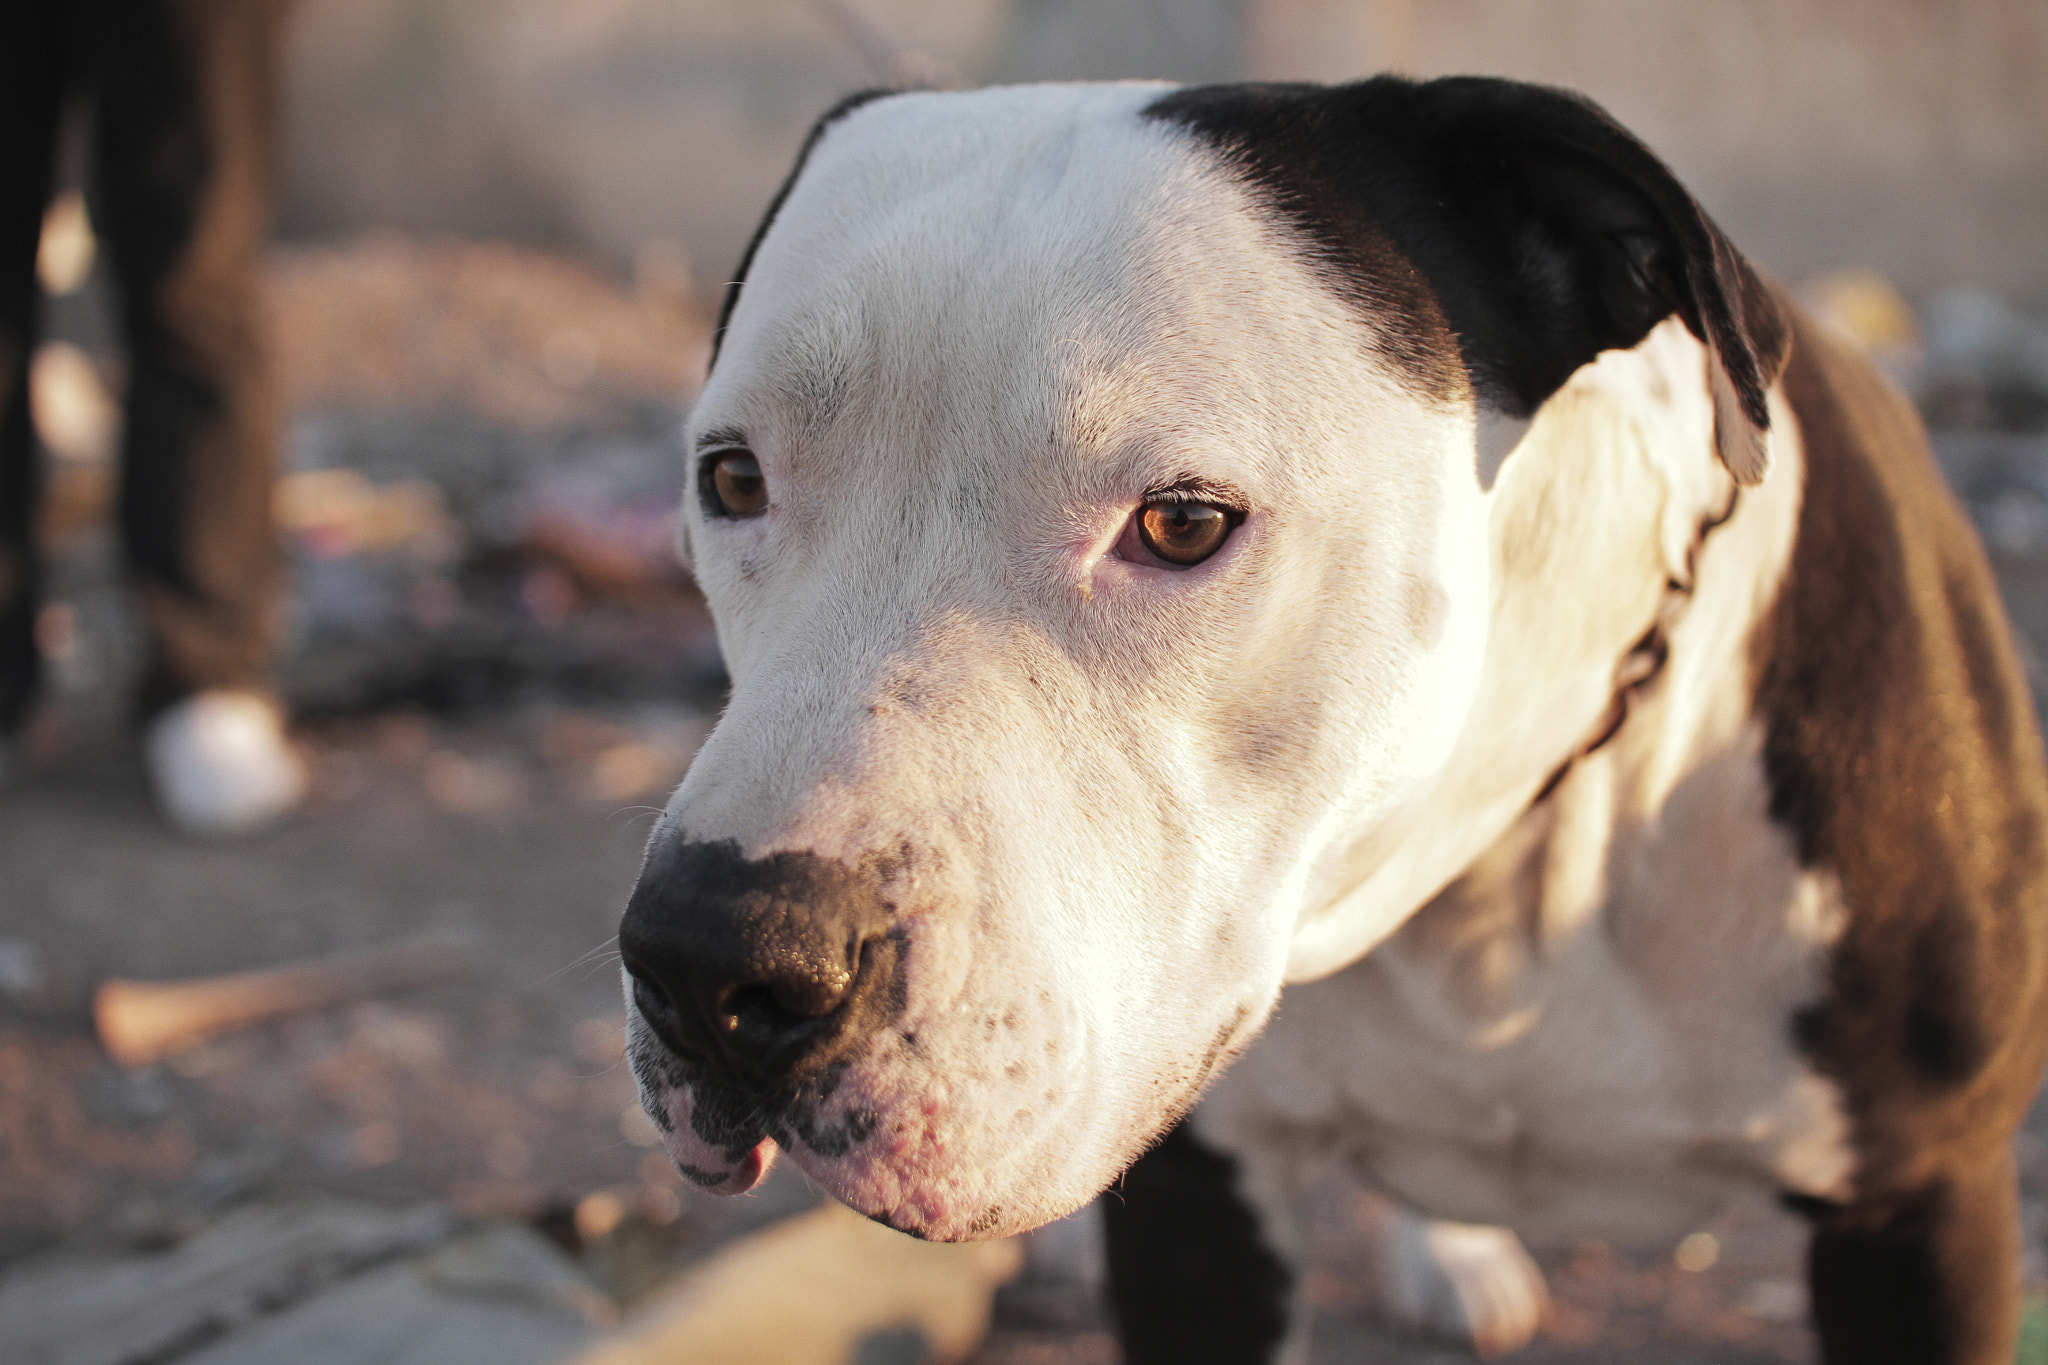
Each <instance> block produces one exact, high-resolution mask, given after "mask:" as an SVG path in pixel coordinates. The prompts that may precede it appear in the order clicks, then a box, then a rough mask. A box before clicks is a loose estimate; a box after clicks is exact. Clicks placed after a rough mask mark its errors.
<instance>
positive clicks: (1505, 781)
mask: <svg viewBox="0 0 2048 1365" xmlns="http://www.w3.org/2000/svg"><path fill="white" fill-rule="evenodd" d="M1706 363H1707V360H1706V352H1705V350H1704V348H1703V347H1701V346H1700V345H1699V343H1698V342H1696V341H1694V340H1693V339H1692V338H1691V336H1690V335H1689V334H1687V333H1686V332H1685V330H1684V328H1683V327H1682V326H1681V325H1679V324H1678V323H1677V322H1676V320H1672V321H1670V322H1667V323H1665V324H1664V325H1662V326H1660V327H1659V328H1657V329H1656V330H1654V331H1653V332H1652V333H1651V334H1650V336H1649V337H1648V338H1646V339H1645V341H1644V342H1643V343H1642V344H1641V345H1639V346H1637V347H1636V348H1634V349H1633V350H1631V351H1620V352H1608V353H1606V354H1605V355H1603V356H1602V357H1601V358H1600V359H1599V360H1598V361H1596V362H1594V363H1593V364H1591V365H1588V366H1586V367H1585V368H1584V369H1583V370H1581V371H1580V372H1579V374H1578V375H1576V376H1574V378H1573V379H1572V381H1571V382H1569V383H1568V384H1567V385H1566V386H1565V387H1564V388H1563V389H1561V390H1560V391H1559V392H1558V394H1557V395H1556V396H1554V397H1553V398H1552V399H1551V400H1550V402H1549V403H1547V404H1546V405H1545V406H1544V408H1543V409H1542V410H1541V411H1539V412H1538V413H1537V415H1536V418H1535V420H1534V421H1533V422H1532V423H1531V424H1530V428H1529V431H1528V433H1527V435H1526V436H1525V437H1524V439H1523V440H1522V442H1521V443H1520V445H1519V446H1518V447H1517V448H1516V449H1515V451H1514V452H1513V453H1512V454H1511V455H1510V456H1509V457H1508V458H1507V459H1506V460H1505V461H1504V462H1503V464H1502V466H1501V469H1500V475H1499V478H1498V480H1497V482H1496V483H1495V485H1494V487H1493V488H1492V490H1491V491H1490V492H1489V494H1488V496H1489V498H1490V499H1491V511H1490V527H1491V529H1490V535H1491V547H1490V548H1491V555H1492V569H1493V574H1494V585H1493V595H1494V607H1493V617H1492V621H1491V625H1490V633H1489V640H1488V647H1487V656H1486V664H1485V674H1484V677H1483V679H1482V685H1481V687H1480V689H1479V692H1478V695H1477V698H1476V700H1475V702H1474V703H1473V706H1472V709H1471V711H1470V713H1469V714H1468V715H1467V717H1466V721H1465V724H1464V726H1463V728H1462V730H1461V732H1460V738H1459V740H1458V742H1457V745H1456V747H1455V748H1454V750H1453V752H1452V755H1451V757H1450V760H1449V762H1447V763H1446V764H1445V765H1444V768H1443V770H1442V772H1441V773H1440V774H1439V775H1438V776H1437V778H1436V779H1435V780H1434V781H1433V782H1432V783H1431V784H1429V786H1428V787H1427V788H1426V789H1425V790H1423V791H1421V792H1419V793H1417V794H1416V795H1415V796H1414V797H1413V798H1412V799H1411V800H1409V801H1407V802H1405V803H1404V804H1403V805H1402V806H1401V808H1400V809H1398V810H1396V811H1395V812H1393V813H1392V815H1391V816H1389V817H1387V818H1385V819H1382V820H1380V821H1377V822H1375V824H1374V825H1373V827H1372V828H1371V829H1370V830H1369V831H1368V832H1367V833H1365V834H1364V835H1363V836H1362V837H1358V838H1354V839H1353V840H1351V841H1350V842H1348V843H1346V844H1344V845H1343V848H1344V852H1343V855H1342V856H1341V858H1340V859H1338V860H1334V861H1333V862H1332V864H1331V865H1330V866H1329V867H1328V868H1327V869H1326V870H1325V871H1326V876H1325V878H1324V880H1323V881H1322V882H1321V883H1320V885H1319V886H1318V887H1316V888H1312V890H1311V895H1310V897H1309V904H1310V906H1311V907H1312V908H1311V909H1310V910H1309V911H1308V913H1306V914H1305V915H1304V916H1302V918H1301V919H1300V920H1299V922H1298V923H1297V927H1296V932H1295V938H1294V942H1293V945H1292V953H1291V956H1290V960H1289V966H1288V979H1289V980H1292V981H1303V980H1312V979H1315V978H1316V977H1319V976H1324V975H1327V974H1329V973H1330V972H1333V971H1336V970H1339V969H1341V968H1342V967H1344V966H1346V965H1348V964H1349V963H1351V962H1353V961H1356V960H1357V959H1358V958H1359V957H1361V956H1363V955H1364V954H1365V953H1366V952H1367V951H1369V950H1370V949H1371V948H1372V947H1373V946H1374V945H1375V944H1377V943H1379V942H1380V941H1382V940H1383V939H1384V938H1385V937H1386V936H1387V935H1389V934H1391V933H1392V932H1394V930H1396V929H1397V928H1398V927H1399V926H1400V925H1401V923H1402V922H1403V921H1405V920H1406V918H1407V917H1408V916H1409V915H1411V914H1412V913H1413V912H1414V911H1415V910H1416V909H1418V908H1419V907H1420V906H1422V905H1423V904H1425V903H1426V902H1427V901H1429V900H1430V899H1431V898H1432V897H1433V896H1435V895H1436V894H1437V893H1438V892H1439V891H1441V890H1442V889H1443V887H1444V886H1446V885H1447V884H1449V883H1450V882H1451V881H1452V880H1453V879H1455V878H1456V877H1458V876H1459V875H1461V874H1462V873H1463V872H1464V871H1465V870H1466V869H1467V868H1469V867H1470V866H1472V865H1473V863H1474V862H1475V861H1477V860H1478V859H1479V858H1480V857H1481V856H1482V855H1483V854H1485V852H1486V851H1487V850H1488V849H1489V848H1490V847H1492V846H1493V845H1494V844H1495V843H1496V842H1498V841H1500V840H1501V839H1502V838H1503V837H1505V836H1507V835H1508V834H1509V832H1510V831H1511V830H1512V829H1513V828H1514V827H1516V826H1517V824H1518V822H1520V821H1521V819H1522V817H1523V816H1524V815H1525V813H1527V812H1530V811H1531V810H1532V809H1535V808H1538V807H1540V806H1542V805H1543V804H1545V803H1546V802H1548V801H1550V800H1552V799H1554V798H1555V796H1556V794H1557V792H1558V789H1559V788H1560V786H1561V785H1564V784H1565V783H1566V780H1567V775H1568V774H1570V773H1571V772H1573V770H1574V769H1575V768H1576V767H1578V766H1580V765H1581V764H1582V762H1583V761H1584V760H1585V759H1586V758H1587V756H1588V755H1595V754H1597V756H1598V758H1599V760H1600V765H1601V767H1602V769H1603V772H1605V773H1606V774H1607V775H1608V776H1609V778H1610V779H1611V781H1612V782H1613V784H1614V791H1615V793H1616V797H1617V800H1621V801H1625V802H1626V804H1627V806H1628V807H1629V809H1631V810H1634V811H1636V812H1638V813H1639V814H1641V815H1642V816H1643V817H1644V818H1654V812H1655V811H1656V810H1657V809H1658V808H1659V807H1660V806H1661V804H1662V801H1663V800H1664V798H1665V797H1666V796H1668V795H1669V793H1670V792H1671V790H1672V789H1673V787H1675V786H1676V784H1677V783H1678V782H1679V781H1680V780H1681V779H1682V778H1683V777H1684V776H1685V774H1686V773H1688V772H1690V771H1691V770H1692V769H1693V768H1695V767H1697V766H1698V765H1699V764H1700V763H1702V762H1705V761H1707V760H1708V759H1709V758H1711V757H1712V756H1714V755H1715V754H1717V753H1720V752H1722V751H1724V750H1725V749H1727V748H1728V747H1729V746H1731V745H1736V744H1740V743H1742V742H1743V739H1742V736H1743V734H1744V732H1745V728H1746V727H1747V726H1748V718H1749V710H1750V696H1751V693H1752V691H1753V685H1752V679H1751V677H1750V662H1749V655H1748V650H1747V642H1748V639H1749V636H1750V633H1751V631H1752V628H1753V627H1754V624H1755V622H1756V621H1757V620H1758V618H1759V617H1760V616H1761V614H1762V613H1763V612H1764V611H1765V610H1766V609H1767V608H1768V607H1769V605H1770V602H1771V601H1772V599H1773V596H1774V595H1775V592H1776V588H1777V585H1778V582H1779V580H1780V578H1781V577H1782V575H1783V572H1784V567H1785V564H1786V563H1787V562H1788V560H1789V558H1790V553H1791V544H1792V538H1793V533H1794V529H1795V526H1796V522H1797V514H1798V503H1799V484H1800V480H1801V463H1800V459H1799V453H1798V440H1797V435H1796V428H1795V424H1794V422H1793V419H1792V416H1791V413H1790V411H1789V409H1786V408H1785V406H1784V404H1783V402H1782V400H1781V399H1778V398H1776V397H1774V398H1773V416H1774V426H1773V431H1772V449H1773V457H1774V462H1773V467H1772V469H1771V472H1770V473H1769V475H1768V476H1767V477H1766V478H1765V479H1764V480H1763V482H1762V483H1760V484H1759V485H1757V486H1756V487H1753V488H1749V489H1745V490H1742V492H1741V496H1740V497H1737V496H1736V494H1737V489H1736V485H1735V484H1734V482H1733V480H1732V479H1731V478H1730V477H1729V476H1728V474H1727V471H1726V470H1725V469H1723V468H1722V466H1721V465H1720V463H1719V462H1718V460H1716V458H1715V457H1714V454H1713V410H1712V399H1711V395H1710V393H1709V391H1708V387H1707V384H1706V382H1705V380H1706V370H1705V366H1706Z"/></svg>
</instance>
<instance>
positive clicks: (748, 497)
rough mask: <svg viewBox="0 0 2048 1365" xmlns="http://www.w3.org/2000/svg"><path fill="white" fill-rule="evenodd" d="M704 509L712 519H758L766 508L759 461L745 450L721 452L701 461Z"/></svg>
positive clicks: (766, 486) (766, 503)
mask: <svg viewBox="0 0 2048 1365" xmlns="http://www.w3.org/2000/svg"><path fill="white" fill-rule="evenodd" d="M701 482H702V491H703V494H704V503H705V507H704V510H705V511H707V512H709V513H710V514H711V515H712V516H716V517H752V516H758V515H759V514H760V513H761V512H762V511H763V510H764V509H766V508H767V506H768V481H767V480H766V479H764V478H762V477H761V462H760V461H759V460H756V459H755V458H754V457H753V455H752V453H751V452H748V451H745V450H724V451H720V452H719V453H717V454H716V455H713V456H711V458H709V459H707V460H706V461H705V462H704V473H703V476H702V481H701Z"/></svg>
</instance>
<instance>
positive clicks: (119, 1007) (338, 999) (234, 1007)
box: [93, 933, 474, 1066]
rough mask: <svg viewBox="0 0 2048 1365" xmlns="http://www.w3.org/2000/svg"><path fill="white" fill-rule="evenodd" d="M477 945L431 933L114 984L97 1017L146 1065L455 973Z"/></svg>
mask: <svg viewBox="0 0 2048 1365" xmlns="http://www.w3.org/2000/svg"><path fill="white" fill-rule="evenodd" d="M473 948H474V945H473V944H471V943H470V942H469V940H468V939H467V938H466V937H463V936H460V935H455V934H450V933H431V934H422V935H419V936H417V937H415V938H411V939H407V940H405V941H403V942H400V943H393V944H389V945H387V946H385V947H382V948H370V949H366V950H364V951H362V952H355V953H340V954H336V955H335V956H333V957H325V958H318V959H315V960H312V961H308V962H299V963H293V964H290V965H288V966H282V967H269V968H265V969H262V970H259V971H250V972H235V973H231V974H229V975H227V976H211V977H203V978H200V979H198V980H192V981H122V980H118V979H116V980H110V981H106V982H103V983H101V985H100V988H99V990H98V992H97V993H96V994H95V995H94V997H93V1020H94V1023H95V1024H96V1025H97V1027H98V1029H99V1035H100V1042H101V1044H102V1045H103V1046H104V1047H105V1048H106V1049H107V1053H108V1055H109V1056H111V1057H112V1058H113V1059H114V1060H115V1061H117V1062H119V1063H121V1064H122V1065H123V1066H146V1065H148V1064H149V1063H150V1062H153V1061H156V1060H158V1059H159V1058H162V1057H167V1056H169V1055H170V1054H172V1053H174V1052H177V1051H180V1050H181V1049H184V1048H188V1047H191V1046H192V1045H194V1044H195V1043H200V1042H203V1041H205V1040H206V1039H207V1038H210V1037H212V1036H214V1035H215V1034H219V1033H224V1032H227V1031H228V1030H230V1029H236V1028H241V1027H243V1026H245V1025H248V1024H253V1023H256V1022H258V1021H259V1020H263V1019H271V1018H275V1017H277V1016H278V1015H281V1014H292V1013H297V1012H300V1011H303V1010H313V1009H320V1008H323V1007H325V1006H328V1005H335V1004H340V1003H342V1002H343V1001H348V1000H359V999H362V998H364V997H366V996H372V995H381V994H384V993H385V992H387V991H394V990H400V989H403V988H405V987H407V986H416V985H419V984H421V983H423V982H427V981H433V980H438V979H440V978H442V977H445V976H449V975H452V974H454V973H456V972H458V971H460V970H461V969H462V968H463V967H464V965H465V964H466V963H467V962H468V960H469V955H470V953H471V952H472V951H473Z"/></svg>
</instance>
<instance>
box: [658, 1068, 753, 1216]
mask: <svg viewBox="0 0 2048 1365" xmlns="http://www.w3.org/2000/svg"><path fill="white" fill-rule="evenodd" d="M668 1118H669V1131H668V1132H666V1133H664V1134H662V1138H661V1145H662V1147H663V1148H664V1149H665V1150H666V1151H667V1152H668V1159H669V1160H670V1161H673V1162H674V1163H675V1166H676V1170H677V1171H678V1172H680V1173H681V1175H682V1177H683V1179H685V1180H687V1181H689V1182H690V1183H691V1184H692V1185H695V1186H696V1187H697V1188H698V1189H700V1190H703V1191H705V1192H707V1193H709V1194H720V1195H724V1194H745V1193H746V1192H747V1191H748V1190H751V1189H753V1188H754V1187H755V1186H756V1185H759V1184H760V1183H761V1182H762V1180H764V1179H766V1178H767V1175H768V1172H769V1170H770V1168H772V1167H773V1166H774V1165H775V1153H776V1152H777V1150H778V1148H777V1147H776V1145H775V1139H774V1138H766V1137H764V1138H762V1139H761V1140H760V1141H759V1142H757V1143H755V1144H754V1145H753V1146H752V1147H750V1148H748V1149H747V1151H746V1153H745V1154H744V1155H743V1156H741V1157H740V1159H739V1160H738V1161H737V1162H734V1161H732V1160H730V1159H729V1158H727V1156H726V1155H725V1153H724V1152H722V1151H720V1150H719V1149H718V1148H716V1147H713V1146H711V1145H710V1144H709V1143H707V1142H705V1141H704V1140H703V1139H702V1138H699V1137H698V1136H697V1135H696V1133H695V1132H694V1131H693V1130H692V1129H691V1127H690V1097H689V1094H688V1092H687V1091H683V1090H672V1091H670V1092H669V1095H668Z"/></svg>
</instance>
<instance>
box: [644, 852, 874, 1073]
mask: <svg viewBox="0 0 2048 1365" xmlns="http://www.w3.org/2000/svg"><path fill="white" fill-rule="evenodd" d="M883 871H884V869H882V868H879V867H877V866H875V865H873V864H862V865H849V864H846V863H842V862H838V861H835V860H832V859H828V858H820V857H818V856H816V855H815V854H810V853H801V852H785V853H775V854H770V855H769V856H768V857H766V858H760V859H753V860H750V859H748V858H746V857H744V856H742V855H741V853H740V849H739V845H737V844H736V843H734V842H733V841H731V840H729V839H728V840H723V841H720V842H717V843H690V842H687V841H685V840H682V839H670V840H668V841H666V842H665V843H664V844H662V845H660V846H659V847H657V848H656V849H655V850H654V851H653V852H652V853H651V854H650V856H649V857H648V860H647V866H646V868H645V869H644V870H642V872H641V874H640V882H639V884H638V885H637V886H635V887H634V888H633V896H632V899H631V900H630V901H628V902H627V904H626V917H625V921H624V922H623V923H622V924H621V925H620V926H619V952H620V955H621V957H623V958H624V960H625V964H626V970H627V971H628V972H629V973H631V975H632V978H633V999H634V1003H635V1004H636V1005H638V1006H639V1009H640V1013H641V1016H642V1017H643V1018H645V1019H646V1021H647V1024H648V1027H650V1028H652V1029H653V1030H654V1032H655V1035H656V1036H657V1037H659V1038H660V1039H661V1040H662V1042H663V1043H665V1044H667V1045H668V1047H669V1048H670V1050H672V1051H674V1052H675V1053H677V1054H678V1055H679V1056H682V1057H685V1058H690V1059H693V1060H697V1061H700V1062H707V1063H710V1064H712V1065H714V1066H716V1067H717V1068H718V1069H719V1070H720V1071H721V1072H722V1073H724V1074H725V1075H726V1076H727V1077H728V1078H729V1079H731V1080H735V1081H739V1082H741V1083H752V1084H756V1085H760V1084H767V1083H773V1082H778V1081H783V1080H787V1079H789V1078H790V1077H792V1076H793V1075H796V1074H797V1073H800V1072H808V1071H811V1070H814V1069H816V1068H818V1067H821V1066H824V1065H828V1064H829V1063H830V1062H832V1061H834V1060H836V1059H837V1058H839V1057H842V1056H845V1055H847V1054H849V1053H851V1052H853V1051H855V1050H856V1049H857V1048H858V1047H859V1046H860V1045H861V1043H863V1042H864V1041H865V1040H866V1039H867V1038H868V1037H869V1036H871V1035H872V1034H873V1033H874V1032H875V1030H877V1029H878V1028H881V1027H883V1026H885V1025H886V1024H887V1022H888V1020H889V1019H891V1018H893V1017H894V1016H895V1014H896V1013H898V1012H899V1011H900V1010H901V1007H902V1006H901V990H900V975H899V968H900V965H901V961H900V959H901V939H900V938H899V937H897V936H896V935H895V934H893V933H892V929H893V927H894V925H893V921H894V919H895V907H894V906H893V905H892V904H890V902H889V901H888V900H886V899H885V898H884V895H883V887H882V880H883Z"/></svg>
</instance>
